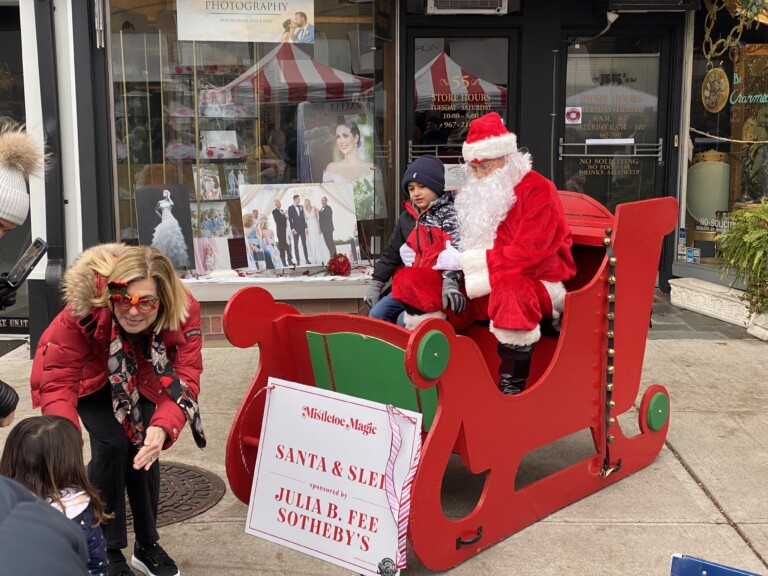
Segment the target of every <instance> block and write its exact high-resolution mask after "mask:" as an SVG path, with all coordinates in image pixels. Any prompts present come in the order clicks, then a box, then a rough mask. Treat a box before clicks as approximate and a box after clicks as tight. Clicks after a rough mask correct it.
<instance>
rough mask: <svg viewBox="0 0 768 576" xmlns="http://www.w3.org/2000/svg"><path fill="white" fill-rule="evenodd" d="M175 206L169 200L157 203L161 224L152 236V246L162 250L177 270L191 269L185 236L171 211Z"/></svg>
mask: <svg viewBox="0 0 768 576" xmlns="http://www.w3.org/2000/svg"><path fill="white" fill-rule="evenodd" d="M172 206H173V204H171V203H170V202H169V201H167V200H160V202H158V203H157V210H158V211H159V212H160V214H161V219H160V224H158V225H157V226H156V227H155V232H154V234H153V235H152V246H154V247H155V248H157V249H159V250H162V251H163V252H164V253H165V255H166V256H168V258H170V260H171V262H173V266H174V267H175V268H177V269H182V268H189V252H188V251H187V243H186V241H185V240H184V234H183V232H182V231H181V226H180V225H179V222H178V221H177V220H176V218H174V216H173V212H172V211H171V208H172Z"/></svg>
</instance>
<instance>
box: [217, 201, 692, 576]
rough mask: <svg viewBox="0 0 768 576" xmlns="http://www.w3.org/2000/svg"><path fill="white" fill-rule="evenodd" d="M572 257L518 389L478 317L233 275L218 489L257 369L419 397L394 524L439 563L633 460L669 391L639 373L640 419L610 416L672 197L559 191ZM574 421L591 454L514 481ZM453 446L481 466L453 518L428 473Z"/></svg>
mask: <svg viewBox="0 0 768 576" xmlns="http://www.w3.org/2000/svg"><path fill="white" fill-rule="evenodd" d="M561 197H562V200H563V204H564V206H565V210H566V215H567V218H568V221H569V224H570V226H571V230H572V233H573V237H574V249H573V252H574V257H575V259H576V263H577V267H578V272H577V275H576V277H575V278H573V279H572V280H571V281H570V282H568V284H567V286H566V288H567V289H568V293H567V295H566V299H565V310H564V313H563V318H562V329H561V332H560V335H559V337H558V338H553V337H547V336H543V337H542V339H541V341H540V342H539V343H538V344H537V345H536V347H535V349H534V355H533V360H532V366H531V375H530V377H529V378H528V386H527V388H526V390H525V391H524V392H523V393H521V394H519V395H516V396H504V395H502V394H501V393H500V392H499V391H498V389H497V386H496V382H497V380H498V376H497V368H498V365H499V360H498V357H497V355H496V340H495V338H494V337H493V336H492V335H491V334H490V333H489V331H488V328H487V327H486V326H479V325H477V326H472V327H471V328H470V329H469V330H467V331H465V332H463V333H462V334H456V333H455V332H454V330H453V328H452V327H451V326H450V325H449V324H448V323H447V322H445V321H443V320H436V319H432V320H429V321H426V322H424V323H422V324H421V325H420V326H419V327H418V329H417V330H415V331H414V332H412V333H411V332H408V331H406V330H404V329H401V328H399V327H397V326H394V325H392V324H387V323H385V322H381V321H378V320H372V319H369V318H365V317H362V316H354V315H345V314H313V315H301V314H299V313H297V312H296V310H295V309H294V308H292V307H291V306H289V305H287V304H282V303H276V302H275V301H274V300H273V299H272V297H271V296H270V294H269V293H268V292H267V291H265V290H263V289H260V288H245V289H243V290H241V291H239V292H238V293H237V294H235V296H234V297H233V298H232V299H231V300H230V302H229V304H228V305H227V308H226V310H225V312H224V330H225V333H226V334H227V337H228V338H229V340H230V341H231V342H232V343H233V344H234V345H235V346H238V347H241V348H248V347H251V346H253V345H254V344H258V345H259V348H260V352H261V355H260V362H259V369H258V371H257V373H256V375H255V377H254V380H253V383H252V384H251V387H250V388H249V390H248V392H247V393H246V395H245V397H244V398H243V401H242V404H241V405H240V408H239V410H238V412H237V415H236V417H235V421H234V424H233V425H232V429H231V431H230V435H229V440H228V443H227V458H226V469H227V477H228V479H229V483H230V486H231V488H232V491H233V493H234V494H235V495H236V496H237V497H238V498H239V499H240V500H242V501H243V502H246V503H247V502H248V498H249V495H250V488H251V484H252V481H253V467H254V463H255V461H256V454H257V450H258V446H259V434H260V431H261V424H262V416H263V409H264V395H263V394H261V395H259V392H260V391H261V390H262V388H264V387H265V386H266V384H267V379H268V377H269V376H275V377H278V378H283V379H286V380H291V381H294V382H301V383H304V384H307V385H313V386H319V387H322V388H326V389H331V390H336V391H338V392H342V393H345V394H350V395H353V396H357V397H364V398H367V399H369V400H374V401H378V402H382V403H386V404H394V405H395V406H398V407H401V408H406V409H410V410H418V411H420V412H421V413H422V414H423V416H424V418H423V426H424V434H425V436H424V445H423V448H422V454H421V462H420V464H419V469H418V472H417V474H416V477H415V479H414V482H413V489H412V500H411V513H410V526H409V536H410V541H411V544H412V547H413V551H414V553H415V554H416V556H417V557H418V558H419V560H421V562H423V563H424V565H426V566H427V567H429V568H432V569H435V570H444V569H447V568H450V567H452V566H455V565H456V564H459V563H460V562H463V561H464V560H466V559H467V558H469V557H471V556H473V555H475V554H477V553H478V552H480V551H481V550H483V549H485V548H487V547H489V546H491V545H493V544H495V543H496V542H498V541H500V540H502V539H504V538H506V537H507V536H509V535H510V534H513V533H514V532H517V531H519V530H521V529H523V528H525V527H526V526H529V525H530V524H532V523H534V522H536V521H537V520H540V519H541V518H543V517H545V516H547V515H548V514H551V513H552V512H554V511H556V510H559V509H561V508H563V507H565V506H567V505H568V504H571V503H572V502H575V501H576V500H579V499H580V498H583V497H584V496H587V495H589V494H591V493H593V492H596V491H598V490H600V489H602V488H605V487H606V486H608V485H609V484H612V483H614V482H616V481H618V480H621V479H622V478H624V477H626V476H628V475H629V474H631V473H633V472H635V471H637V470H639V469H641V468H643V467H645V466H647V465H648V464H650V463H651V462H652V461H653V460H654V459H655V457H656V456H657V455H658V453H659V451H660V450H661V447H662V446H663V444H664V439H665V438H666V435H667V427H668V424H669V420H668V415H669V396H668V394H667V391H666V389H665V388H664V387H663V386H660V385H658V384H654V385H651V386H649V387H648V389H647V390H646V391H645V393H644V394H643V397H642V401H641V403H640V410H639V429H640V433H639V434H636V435H635V436H633V437H628V436H626V435H625V434H624V433H623V431H622V427H621V426H620V424H619V417H620V416H621V415H622V414H624V413H626V412H627V411H628V410H629V409H630V408H631V407H632V405H633V403H634V401H635V399H636V398H637V395H638V391H639V387H640V375H641V370H642V364H643V356H644V352H645V341H646V337H647V333H648V325H649V318H650V315H651V306H652V302H653V294H654V285H655V279H656V271H657V268H658V262H659V255H660V252H661V245H662V240H663V237H664V235H665V234H667V233H669V232H670V231H671V230H672V229H673V228H674V226H675V222H676V217H677V202H676V201H675V200H674V199H673V198H661V199H654V200H646V201H641V202H632V203H627V204H622V205H620V206H619V207H618V208H617V209H616V216H615V217H614V216H613V215H612V214H611V213H610V212H608V211H607V210H606V209H605V208H604V207H603V206H601V205H600V204H599V203H597V202H596V201H594V200H592V199H591V198H589V197H587V196H584V195H581V194H576V193H570V192H561ZM585 429H589V430H590V431H591V435H592V440H593V442H594V453H593V454H591V455H590V456H589V457H587V458H585V459H583V460H582V461H580V462H577V463H575V464H572V465H570V466H568V467H566V468H564V469H561V470H559V471H557V472H555V473H552V474H550V475H549V476H546V477H544V478H541V479H539V480H536V481H535V482H533V483H531V484H529V485H527V486H525V487H524V488H521V489H515V477H516V475H517V472H518V468H519V466H520V462H521V460H522V459H523V457H524V456H525V455H526V454H528V453H529V452H531V451H533V450H535V449H537V448H540V447H542V446H545V445H547V444H550V443H552V442H555V441H557V440H560V439H563V438H565V437H567V436H569V435H572V434H574V433H576V432H579V431H581V430H585ZM454 453H458V455H459V457H460V458H461V462H462V463H463V465H464V466H465V467H466V468H467V469H468V470H469V471H470V472H472V473H473V474H479V473H482V472H485V480H484V485H483V489H482V493H481V495H480V498H479V500H478V502H477V504H476V506H475V508H474V510H472V511H471V512H470V513H469V514H468V515H466V516H465V517H463V518H461V519H458V520H452V519H448V518H447V517H446V516H445V514H444V512H443V508H442V504H441V486H442V481H443V476H444V474H445V471H446V467H447V466H448V461H449V458H450V457H451V455H452V454H454Z"/></svg>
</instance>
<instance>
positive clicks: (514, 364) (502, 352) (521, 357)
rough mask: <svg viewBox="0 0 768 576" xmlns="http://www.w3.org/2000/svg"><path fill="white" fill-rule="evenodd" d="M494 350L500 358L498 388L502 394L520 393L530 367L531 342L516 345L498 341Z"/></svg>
mask: <svg viewBox="0 0 768 576" xmlns="http://www.w3.org/2000/svg"><path fill="white" fill-rule="evenodd" d="M496 352H497V353H498V354H499V358H501V364H500V365H499V390H500V391H501V393H502V394H520V392H522V391H523V390H525V381H526V380H527V379H528V373H529V372H530V369H531V353H532V352H533V344H528V345H527V346H516V345H514V344H502V343H501V342H499V343H498V344H497V345H496Z"/></svg>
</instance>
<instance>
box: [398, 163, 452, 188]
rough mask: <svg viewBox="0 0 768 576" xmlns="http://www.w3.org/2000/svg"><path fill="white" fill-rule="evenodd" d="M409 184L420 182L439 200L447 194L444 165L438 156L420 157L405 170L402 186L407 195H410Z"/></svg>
mask: <svg viewBox="0 0 768 576" xmlns="http://www.w3.org/2000/svg"><path fill="white" fill-rule="evenodd" d="M408 182H418V183H419V184H421V185H422V186H426V187H427V188H429V189H430V190H432V192H434V193H435V194H437V197H438V198H439V197H440V196H442V195H443V193H444V192H445V169H444V168H443V163H442V162H441V161H440V159H439V158H437V157H436V156H419V157H418V158H416V160H414V161H413V162H412V163H411V165H410V166H408V168H406V169H405V174H404V175H403V182H402V185H403V190H405V193H406V194H407V193H408Z"/></svg>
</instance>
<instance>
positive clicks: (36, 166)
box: [0, 122, 44, 226]
mask: <svg viewBox="0 0 768 576" xmlns="http://www.w3.org/2000/svg"><path fill="white" fill-rule="evenodd" d="M43 163H44V159H43V151H42V146H40V145H38V144H37V143H36V142H35V141H34V140H33V139H32V137H31V136H29V135H28V134H27V133H26V132H25V131H24V129H23V128H22V127H21V126H19V125H18V124H15V123H12V122H9V123H6V124H4V125H3V126H2V127H0V219H2V220H6V221H8V222H11V223H13V224H16V225H17V226H21V225H22V224H24V221H25V220H26V219H27V214H28V213H29V193H28V192H27V183H26V180H27V179H28V178H29V177H30V176H37V175H39V174H41V173H42V171H43Z"/></svg>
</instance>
